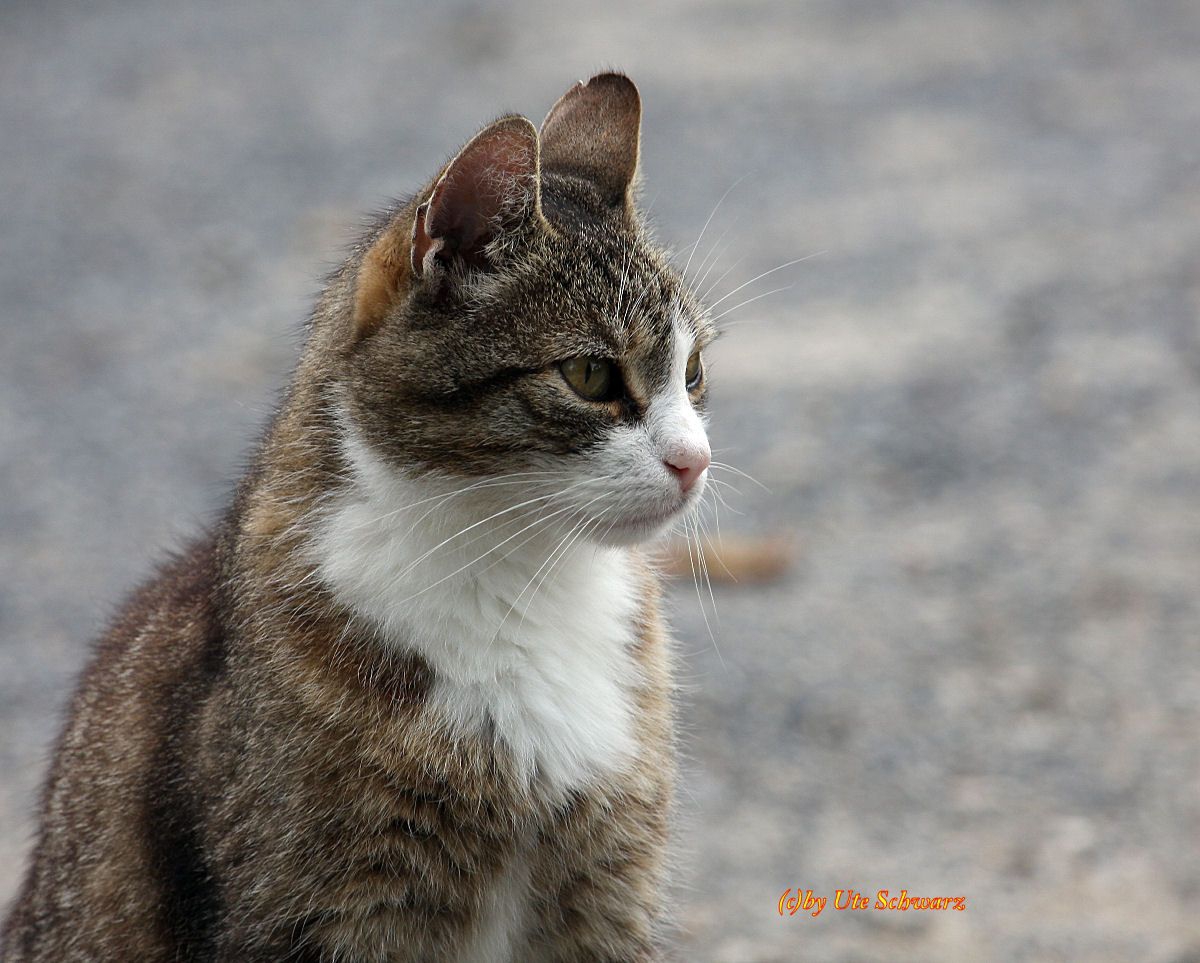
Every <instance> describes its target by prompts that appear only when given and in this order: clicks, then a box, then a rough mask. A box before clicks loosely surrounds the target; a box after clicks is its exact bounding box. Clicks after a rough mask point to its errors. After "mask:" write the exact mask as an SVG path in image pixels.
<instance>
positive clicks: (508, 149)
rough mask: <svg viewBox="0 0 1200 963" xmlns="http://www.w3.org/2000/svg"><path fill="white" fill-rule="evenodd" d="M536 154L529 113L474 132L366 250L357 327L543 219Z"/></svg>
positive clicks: (483, 263) (367, 326)
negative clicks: (418, 199)
mask: <svg viewBox="0 0 1200 963" xmlns="http://www.w3.org/2000/svg"><path fill="white" fill-rule="evenodd" d="M538 156H539V151H538V134H537V130H536V129H535V128H534V126H533V124H531V123H530V122H529V121H528V120H527V119H526V118H524V117H517V116H510V117H502V118H501V119H500V120H498V121H496V122H495V123H493V124H490V125H488V126H487V127H485V128H484V129H483V130H481V131H480V132H479V133H478V134H476V135H475V136H474V137H473V138H472V139H471V140H470V142H468V144H467V146H466V147H464V148H463V149H462V150H461V151H459V152H458V155H457V156H456V157H455V158H454V159H453V160H452V161H450V163H449V164H447V165H446V167H445V168H444V169H443V170H442V172H441V174H440V175H439V176H438V177H437V179H436V180H435V181H434V182H433V185H432V186H431V187H428V188H426V190H425V191H424V192H423V193H422V195H421V196H422V197H424V201H423V202H422V203H421V204H419V205H418V206H417V208H416V211H415V213H413V211H412V208H408V212H409V213H408V214H407V216H404V215H401V216H398V217H397V218H396V219H395V220H393V221H392V223H390V224H388V225H387V226H386V227H385V228H384V229H383V231H381V232H380V234H379V236H378V237H377V238H376V239H375V241H374V242H373V243H372V244H371V246H370V248H368V250H367V251H366V253H365V254H364V255H363V260H362V264H361V266H360V267H359V270H358V276H357V279H356V284H355V296H354V322H355V328H356V330H357V331H358V332H359V333H360V334H365V333H368V332H370V331H372V330H374V329H375V328H376V327H377V326H378V325H379V323H380V322H381V321H382V320H383V319H384V317H386V315H387V313H388V311H389V310H390V309H391V307H392V306H393V305H394V304H395V303H396V301H397V300H398V299H399V298H400V297H401V296H402V295H403V294H404V293H405V292H407V291H408V290H409V289H410V287H411V285H412V283H413V282H414V281H418V280H426V281H430V282H438V281H440V280H442V279H445V278H447V277H452V276H461V275H462V271H463V269H465V268H486V267H487V266H488V265H489V263H490V262H489V256H490V255H491V254H495V253H497V247H498V246H499V245H497V244H496V242H502V241H503V240H504V238H505V237H515V236H517V234H518V233H519V231H520V229H521V228H522V227H523V226H525V225H527V224H529V222H530V221H531V220H536V221H538V222H541V221H542V215H541V195H540V186H539V184H540V177H539V173H538V164H539V160H538ZM456 270H457V274H456Z"/></svg>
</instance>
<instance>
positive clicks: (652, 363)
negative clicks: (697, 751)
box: [0, 75, 707, 963]
mask: <svg viewBox="0 0 1200 963" xmlns="http://www.w3.org/2000/svg"><path fill="white" fill-rule="evenodd" d="M574 91H575V93H574V95H572V94H568V96H567V97H566V98H564V101H568V98H570V97H572V96H574V97H575V98H576V99H577V100H578V104H572V103H571V102H570V101H568V102H567V104H566V107H565V108H563V107H562V106H561V105H560V107H556V108H555V111H558V116H556V115H555V112H554V111H552V113H551V117H550V118H549V119H548V121H547V126H546V128H544V129H543V135H542V136H543V140H544V141H545V142H546V145H547V146H546V147H545V148H544V150H545V152H544V153H543V155H542V157H541V165H542V167H541V169H540V170H537V169H536V168H535V173H536V176H537V184H536V185H535V187H536V188H537V190H536V191H535V193H534V194H533V197H532V199H530V198H528V197H526V198H525V199H524V200H521V199H518V201H519V203H518V206H517V207H516V208H513V207H511V206H510V205H511V203H512V198H511V197H502V198H498V199H497V203H498V208H497V212H496V217H495V218H493V219H492V220H491V221H489V222H488V225H487V226H488V228H489V230H490V231H494V233H490V234H489V235H488V236H487V237H486V238H485V239H484V242H480V240H479V239H472V238H470V237H466V236H464V238H463V240H462V248H461V249H460V250H458V251H451V252H449V254H450V255H452V256H451V257H449V258H448V259H446V260H444V261H441V262H439V261H437V260H436V259H432V260H422V259H420V258H415V257H414V244H418V243H419V244H424V245H426V246H428V245H427V243H426V242H427V240H428V239H427V238H423V237H422V236H421V235H420V229H419V227H420V226H419V225H418V231H417V240H416V241H414V234H413V225H414V223H415V221H416V220H418V219H419V218H420V217H422V216H424V215H423V214H422V213H421V207H420V205H422V204H423V203H424V202H426V201H428V200H429V199H430V196H431V193H432V192H433V190H434V189H435V185H436V184H437V183H438V179H437V178H435V179H434V180H433V181H431V182H430V184H429V185H427V186H426V187H425V188H424V190H422V191H421V192H420V193H419V194H418V195H417V196H415V197H414V198H412V199H411V200H410V201H408V202H407V203H404V204H401V205H399V206H398V207H397V208H396V209H394V210H393V211H390V212H389V213H388V214H387V215H386V216H385V217H383V218H382V219H381V220H380V222H379V226H378V227H377V229H376V230H374V231H373V232H372V233H371V234H370V235H369V236H368V237H367V238H366V239H365V240H364V242H363V243H362V244H360V245H359V246H358V247H357V248H356V249H355V250H354V251H353V253H352V254H351V256H350V258H349V259H348V261H347V262H346V264H345V265H344V266H343V268H342V269H341V270H340V271H338V272H337V273H336V274H335V275H334V276H333V277H332V279H331V280H330V283H329V285H328V288H327V289H326V291H325V293H324V295H323V296H322V298H321V300H320V302H319V304H318V306H317V308H316V311H315V312H314V315H313V318H312V321H311V324H310V334H309V338H308V342H307V346H306V349H305V353H304V355H303V358H302V360H301V361H300V363H299V365H298V368H297V371H296V373H295V376H294V379H293V381H292V385H291V388H290V390H289V393H288V395H287V397H286V399H285V401H284V403H283V404H282V406H281V409H280V411H279V413H278V415H277V416H276V418H275V420H274V422H273V424H272V425H271V427H270V429H269V430H268V432H267V434H266V436H265V438H264V440H263V442H262V444H261V446H260V448H259V451H258V453H257V456H256V458H255V459H254V462H253V467H252V468H251V470H250V471H249V472H248V474H247V475H246V477H245V478H244V479H243V481H242V483H241V485H240V487H239V490H238V492H237V495H236V498H235V500H234V502H233V505H232V507H231V509H230V510H229V512H228V513H227V514H226V516H225V517H224V519H223V521H222V522H221V523H220V524H219V525H217V526H216V528H215V530H214V533H213V534H211V535H210V536H208V537H206V538H203V539H201V540H200V541H198V542H196V543H195V544H193V545H192V546H191V547H190V548H189V549H188V550H187V551H186V552H184V553H183V554H181V555H180V556H179V557H178V558H176V559H175V560H174V561H172V562H171V563H170V564H168V565H166V566H165V567H164V568H163V569H162V570H161V571H160V572H159V573H158V575H157V576H156V577H154V578H153V579H152V580H151V581H150V582H148V583H147V584H146V585H145V586H144V587H143V588H142V589H141V590H140V591H138V592H137V593H136V594H135V595H134V596H133V598H132V599H131V600H130V601H129V602H128V604H127V605H126V606H125V608H124V610H123V612H122V614H121V616H120V617H119V618H118V619H117V620H116V622H115V624H114V625H113V626H112V627H111V629H110V630H109V631H108V633H107V634H106V635H105V636H104V637H103V638H102V639H101V640H100V642H99V644H98V646H97V648H96V651H95V655H94V657H93V659H92V661H91V664H90V665H89V667H88V669H87V670H86V672H85V674H84V676H83V679H82V681H81V683H80V686H79V689H78V691H77V693H76V695H75V698H74V701H73V703H72V706H71V710H70V715H69V719H68V721H67V725H66V729H65V732H64V734H63V735H62V738H61V740H60V742H59V745H58V749H57V753H56V758H55V761H54V765H53V770H52V772H51V774H50V777H49V780H48V783H47V786H46V789H45V792H44V796H43V800H42V809H41V830H40V834H39V837H38V841H37V845H36V849H35V851H34V854H33V857H32V862H31V865H30V868H29V871H28V875H27V878H26V879H25V882H24V886H23V888H22V890H21V892H20V895H19V897H18V899H17V902H16V904H15V906H14V908H13V910H12V912H11V915H10V917H9V919H8V921H7V924H6V925H5V928H4V930H3V938H2V941H0V947H2V949H3V958H4V959H5V960H8V961H10V963H25V961H55V963H64V961H71V960H101V961H109V960H111V961H135V960H136V961H168V960H170V961H176V960H178V961H209V960H220V961H230V963H232V961H239V963H252V961H268V960H270V961H280V960H295V961H316V960H334V959H336V960H352V961H361V963H368V961H385V960H387V961H430V960H442V959H447V960H449V959H454V957H455V953H456V952H457V951H458V949H459V948H460V947H461V946H462V945H463V943H464V940H466V939H467V937H468V934H469V932H470V929H471V926H472V925H473V923H474V921H476V920H477V919H478V917H479V916H480V914H481V913H482V912H483V911H484V908H485V907H486V905H487V901H488V899H489V893H490V891H491V889H492V887H493V886H494V885H495V884H496V883H497V880H498V878H499V876H500V874H501V873H502V871H503V867H504V865H505V864H506V862H507V861H508V860H509V858H510V857H512V856H513V855H514V854H520V855H523V856H524V858H526V859H527V860H528V861H529V864H530V866H531V882H530V893H531V900H532V912H531V915H530V919H531V920H532V924H531V928H530V932H529V934H528V941H529V942H528V947H527V956H525V957H523V958H525V959H529V960H542V959H545V960H561V961H584V960H595V961H599V960H607V961H642V960H651V959H657V958H658V952H659V951H658V950H657V949H656V928H657V925H658V921H659V920H660V917H661V905H660V886H661V884H662V879H663V873H664V860H665V844H666V838H667V830H668V816H669V811H670V804H671V793H672V775H673V747H672V735H671V732H672V726H671V706H670V691H671V684H670V680H669V671H668V670H669V667H668V658H667V653H666V641H667V640H666V636H665V632H664V628H663V624H662V621H661V619H660V615H659V602H658V590H657V584H656V578H655V576H654V574H653V572H652V571H651V570H650V569H649V568H648V567H645V566H643V569H642V576H641V582H642V589H641V602H640V615H639V617H638V625H637V631H636V652H635V656H636V662H637V664H638V666H639V667H640V670H641V678H640V681H639V683H638V685H637V689H636V696H635V700H634V701H635V705H636V733H637V740H638V746H639V749H638V755H637V758H636V760H635V761H634V763H633V764H632V765H631V766H630V767H629V768H628V769H627V771H624V772H621V773H620V774H617V775H614V776H613V777H612V778H611V779H609V780H607V781H603V782H597V783H596V784H595V785H592V786H589V787H588V788H587V789H586V790H580V791H578V792H575V793H574V794H572V795H571V796H570V797H569V798H567V799H565V800H563V799H559V800H555V799H552V798H548V797H544V796H542V795H539V794H538V793H537V792H535V791H533V790H532V789H531V788H530V786H529V785H528V784H527V782H526V781H524V780H522V779H520V778H518V776H517V775H516V774H515V773H514V771H513V768H512V765H511V760H510V759H509V758H508V756H507V754H506V752H505V748H504V746H503V744H502V743H496V742H494V741H493V740H492V739H490V738H489V736H488V733H486V732H479V733H477V734H475V735H470V734H466V735H464V734H462V733H455V734H453V735H452V734H450V732H449V731H448V730H447V729H446V728H444V727H439V726H436V725H433V724H431V723H430V721H429V719H428V718H427V715H428V713H427V712H426V710H425V700H426V694H427V692H428V691H429V688H430V685H431V683H432V676H431V669H430V668H429V666H428V665H426V663H425V662H424V661H422V659H421V658H420V657H419V656H416V655H414V654H411V653H406V652H405V650H404V649H403V648H396V647H386V646H384V645H382V644H380V641H379V640H378V639H377V638H376V637H375V630H374V629H373V628H372V627H371V626H368V625H364V624H361V623H360V622H359V621H358V620H357V618H356V616H355V615H354V614H353V613H352V612H350V611H348V610H347V609H345V608H344V607H343V606H342V605H341V604H340V603H339V602H338V601H337V600H336V599H335V598H333V597H332V595H331V594H330V593H329V592H328V591H327V590H326V589H325V588H324V587H323V586H322V584H321V582H320V580H319V579H317V578H315V577H314V571H313V564H312V562H311V561H310V560H309V556H308V555H307V554H306V551H305V540H306V537H307V528H306V520H307V519H308V518H309V517H310V513H311V512H312V511H313V510H314V509H315V508H317V507H318V506H319V505H320V503H321V501H322V499H323V498H326V497H327V496H328V495H329V493H331V492H336V491H337V490H339V486H342V485H343V484H344V483H345V478H346V474H347V471H348V467H347V465H346V464H345V462H344V458H343V455H342V450H341V448H340V446H339V443H338V437H339V427H338V412H341V411H349V412H351V413H353V416H354V418H355V419H356V421H357V422H358V424H360V425H361V426H362V430H363V432H364V435H365V436H366V437H367V438H368V440H369V441H370V442H371V443H372V444H373V445H376V446H378V447H379V448H380V449H381V450H383V451H386V452H387V454H388V457H389V458H391V459H393V460H394V461H395V462H396V463H398V464H401V465H405V466H409V467H412V466H416V467H417V468H418V469H419V470H430V471H433V470H436V471H440V472H445V473H449V474H451V475H455V476H465V477H468V478H470V477H476V476H486V475H489V474H492V473H499V472H503V471H509V470H511V469H512V466H513V465H514V464H515V465H517V466H518V467H519V466H520V465H521V464H523V463H524V462H523V461H522V459H523V458H525V457H527V456H528V455H529V453H536V454H537V455H538V456H540V457H545V456H546V455H548V454H552V455H569V454H570V453H571V452H573V451H576V450H579V449H580V448H581V447H586V446H587V445H588V444H589V443H591V440H592V439H594V438H595V437H597V436H598V435H599V434H600V433H601V432H602V430H603V428H604V426H605V425H606V424H607V423H609V422H611V420H612V419H621V418H635V417H637V416H638V411H637V408H638V404H639V403H638V400H637V399H638V397H639V392H640V391H645V390H648V386H650V385H652V384H653V382H654V379H655V377H657V376H659V375H656V372H659V371H660V370H661V368H662V366H663V364H664V363H665V362H664V360H663V358H662V357H661V355H662V348H661V345H660V340H661V335H662V331H663V329H664V325H665V324H666V323H667V322H666V320H665V319H666V314H667V311H668V309H669V306H670V305H672V304H673V303H675V302H679V303H681V304H682V305H684V306H685V308H686V309H687V311H688V312H689V313H690V314H691V315H693V316H694V318H696V319H699V318H700V317H701V313H700V311H699V309H698V308H696V306H695V303H694V301H693V300H692V298H691V296H690V295H689V294H688V292H687V291H686V290H685V289H684V288H683V287H682V282H681V281H680V279H679V278H678V276H677V275H676V274H675V273H674V272H673V271H672V270H671V269H670V268H669V267H668V265H667V263H666V260H665V258H664V257H663V256H662V255H660V254H659V253H658V252H657V251H656V250H655V249H654V248H653V247H651V246H650V245H649V243H648V242H647V240H646V239H645V237H644V236H643V234H642V233H641V232H640V229H639V227H638V225H637V222H636V217H635V216H634V214H633V209H632V206H631V202H630V192H631V189H632V188H631V182H632V178H633V174H634V170H635V169H636V156H637V136H638V135H637V124H638V117H639V116H640V108H638V104H637V100H636V97H637V95H636V91H635V90H634V89H633V86H632V84H631V83H629V81H628V80H626V79H625V78H622V77H618V76H616V75H603V76H601V77H598V78H595V79H594V80H593V81H592V82H591V83H590V84H588V85H580V86H577V87H576V88H575V89H574ZM573 115H578V116H573ZM598 116H600V117H603V116H609V117H610V122H609V123H608V124H607V125H604V124H601V125H599V126H597V124H596V118H597V117H598ZM614 118H615V119H614ZM499 124H500V125H509V126H508V127H506V128H504V129H505V131H508V132H509V134H506V136H511V137H513V138H516V140H514V144H516V147H517V148H519V149H524V148H523V145H524V144H526V143H529V140H528V138H529V136H530V132H532V131H533V128H532V127H531V126H530V125H529V124H528V122H527V121H523V120H522V119H517V118H508V119H505V120H502V121H500V122H499ZM522 124H523V125H524V126H521V125H522ZM553 125H557V126H558V127H559V128H560V129H561V133H560V135H559V136H557V137H553V138H552V137H550V134H549V129H550V128H551V126H553ZM491 129H492V128H489V130H491ZM532 136H533V137H534V138H535V139H534V141H532V143H533V144H534V149H536V143H537V142H536V137H537V135H536V133H535V132H534V133H532ZM551 143H552V146H553V150H551V146H550V145H551ZM580 144H587V145H590V146H589V148H588V150H587V151H583V152H581V148H580V147H579V145H580ZM520 160H521V158H520V157H518V158H517V161H520ZM447 169H448V168H443V171H445V170H447ZM439 176H440V175H439ZM521 205H523V207H522V206H521ZM504 218H509V221H510V222H511V223H504V224H502V223H501V222H502V221H503V220H504ZM472 243H474V244H475V246H474V247H470V245H471V244H472ZM481 244H482V246H481ZM426 253H427V252H426ZM480 264H483V265H484V270H475V268H476V267H478V266H479V265H480ZM622 271H624V272H625V273H626V275H627V278H628V279H629V280H628V282H627V283H628V284H630V286H631V288H636V289H637V290H639V291H644V296H643V298H642V306H641V308H640V310H639V311H638V312H637V314H636V316H634V315H631V316H630V317H629V319H628V321H627V323H625V324H624V325H622V326H620V327H617V326H614V324H613V320H612V318H613V310H612V307H613V301H614V299H615V298H616V290H615V287H616V281H617V278H618V276H619V275H620V273H621V272H622ZM695 323H696V324H698V325H699V324H702V322H700V321H699V320H697V321H695ZM481 329H483V330H485V331H486V336H484V337H481V336H480V334H479V332H480V330H481ZM701 333H702V335H703V336H704V337H707V329H703V330H702V332H701ZM597 344H599V345H601V346H604V347H605V348H606V350H607V351H609V352H612V353H613V354H614V356H616V357H621V358H628V359H630V361H629V370H630V371H631V375H630V395H631V399H630V400H629V401H627V402H624V403H622V404H615V407H614V408H613V410H611V411H605V410H600V411H598V410H596V408H597V406H588V405H583V404H579V403H577V401H565V400H564V396H563V392H562V390H561V384H559V383H558V381H557V380H556V377H557V376H556V375H555V374H554V373H553V372H552V371H551V370H549V369H548V366H549V365H551V364H552V363H553V362H554V361H555V360H556V359H560V358H563V357H569V356H572V355H577V354H580V353H581V352H586V351H588V350H594V347H595V346H596V345H597ZM700 401H702V399H697V402H698V403H699V402H700ZM514 439H516V440H514Z"/></svg>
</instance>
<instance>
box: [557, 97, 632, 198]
mask: <svg viewBox="0 0 1200 963" xmlns="http://www.w3.org/2000/svg"><path fill="white" fill-rule="evenodd" d="M641 137H642V98H641V96H640V95H639V94H638V89H637V87H635V86H634V84H633V81H632V80H630V79H629V78H628V77H626V76H625V75H624V74H614V73H607V74H597V75H596V76H595V77H593V78H592V79H591V80H589V81H588V82H587V83H584V82H582V81H580V82H579V83H577V84H576V85H575V86H574V87H572V88H571V89H570V90H568V91H567V92H566V93H565V94H563V95H562V97H560V98H559V100H558V103H556V104H555V105H554V106H553V107H551V108H550V113H548V114H547V115H546V119H545V120H544V121H542V167H543V168H545V169H546V170H549V171H561V172H562V173H564V174H573V175H575V176H577V177H583V178H585V179H587V180H589V181H591V182H592V183H593V184H594V185H595V186H596V187H597V188H598V189H599V191H600V195H601V197H602V198H603V199H604V201H605V203H607V204H609V205H611V206H613V207H625V208H629V207H630V206H631V203H632V188H633V183H634V179H635V178H636V177H637V169H638V153H639V150H640V144H641Z"/></svg>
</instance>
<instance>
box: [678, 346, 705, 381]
mask: <svg viewBox="0 0 1200 963" xmlns="http://www.w3.org/2000/svg"><path fill="white" fill-rule="evenodd" d="M683 377H684V379H685V380H686V381H687V389H688V391H692V390H693V389H695V388H698V387H699V386H700V381H701V380H702V379H703V378H704V364H703V363H702V362H701V361H700V352H699V351H693V352H692V354H691V357H689V358H688V362H687V368H685V369H684V372H683Z"/></svg>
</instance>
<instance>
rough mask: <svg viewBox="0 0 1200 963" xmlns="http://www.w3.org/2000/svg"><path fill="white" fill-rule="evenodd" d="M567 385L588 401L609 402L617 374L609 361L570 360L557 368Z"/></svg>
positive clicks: (587, 358) (590, 359)
mask: <svg viewBox="0 0 1200 963" xmlns="http://www.w3.org/2000/svg"><path fill="white" fill-rule="evenodd" d="M558 367H559V370H560V371H561V372H562V376H563V378H564V379H566V382H567V384H569V385H570V386H571V387H572V388H574V389H575V393H576V394H577V395H579V397H581V398H586V399H587V400H588V401H609V400H611V399H612V397H613V395H614V394H615V393H616V389H617V387H618V380H617V373H616V370H615V368H614V366H613V363H612V362H611V361H605V360H604V359H603V358H593V357H583V358H570V359H568V360H567V361H564V362H563V363H562V364H560V365H559V366H558Z"/></svg>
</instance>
